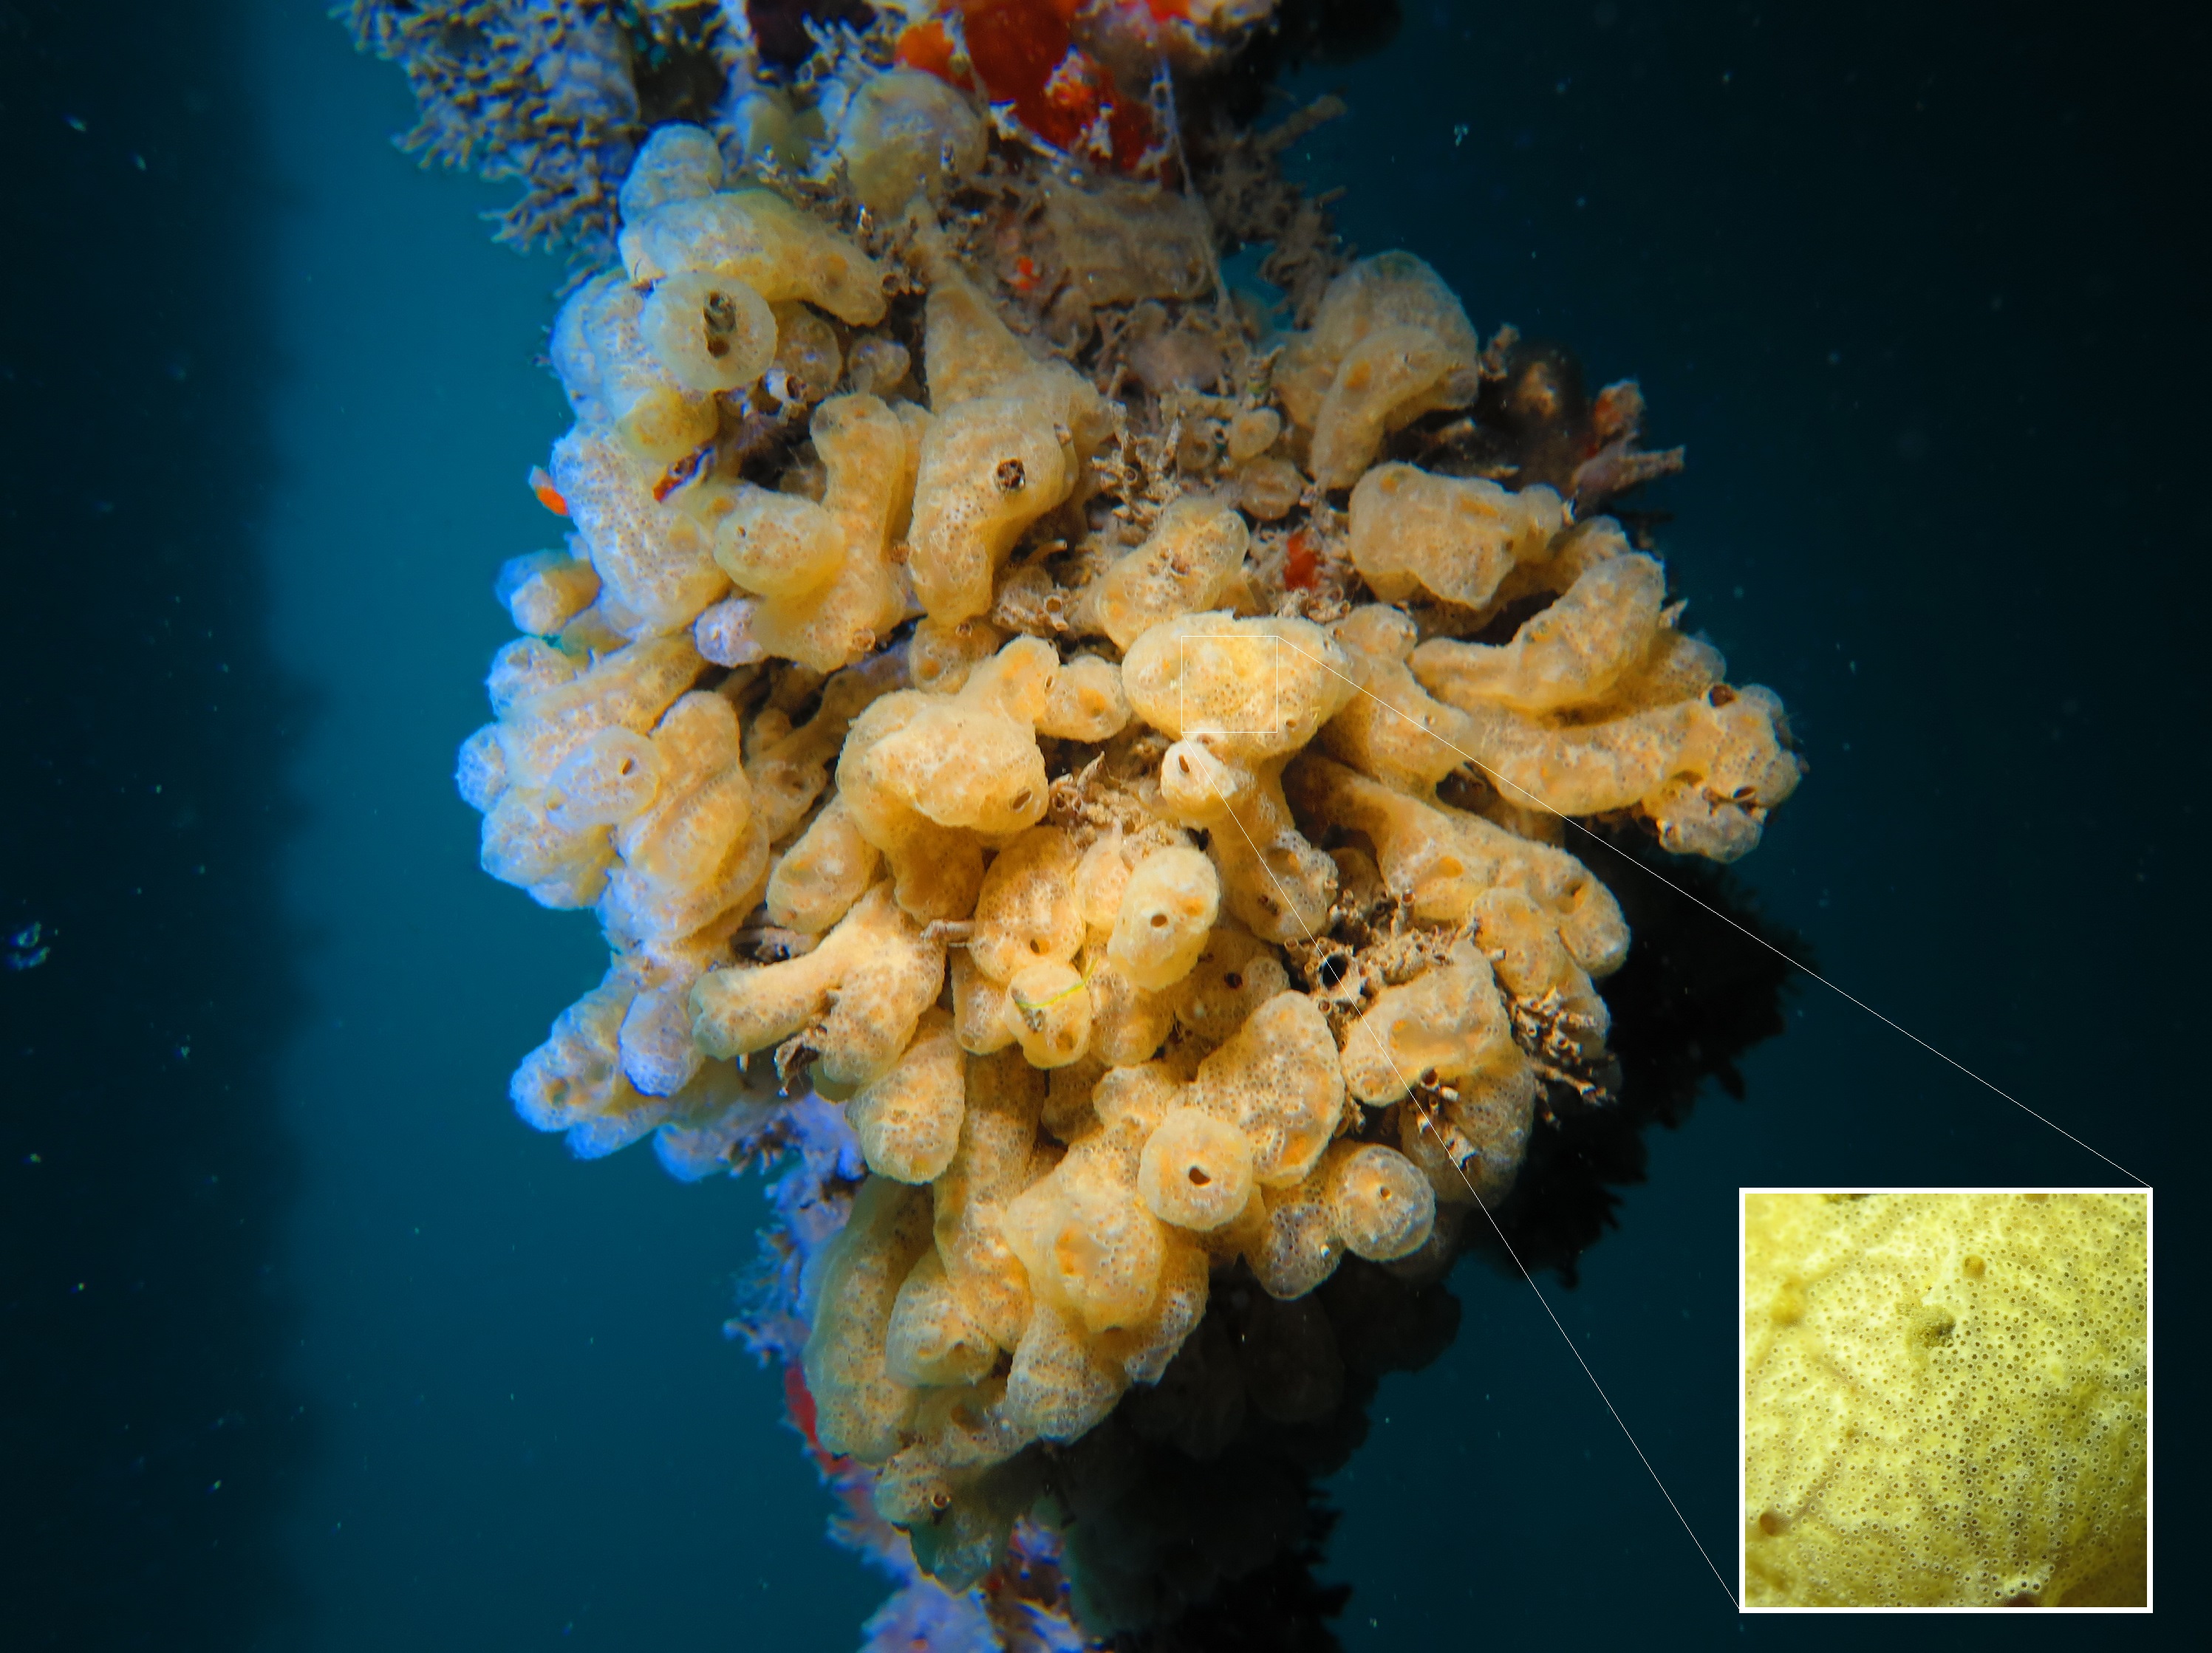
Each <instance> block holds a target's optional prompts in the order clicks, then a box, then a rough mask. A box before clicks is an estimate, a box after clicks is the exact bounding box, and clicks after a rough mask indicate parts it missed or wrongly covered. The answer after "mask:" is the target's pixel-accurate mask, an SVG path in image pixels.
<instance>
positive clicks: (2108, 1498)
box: [1743, 1194, 2150, 1607]
mask: <svg viewBox="0 0 2212 1653" xmlns="http://www.w3.org/2000/svg"><path fill="white" fill-rule="evenodd" d="M2148 1217H2149V1208H2148V1199H2147V1197H2146V1196H2143V1195H2141V1194H2048V1195H2045V1194H1869V1195H1848V1194H1753V1195H1747V1196H1745V1205H1744V1259H1743V1267H1744V1329H1743V1337H1744V1362H1745V1369H1744V1511H1745V1523H1746V1524H1745V1529H1744V1583H1745V1595H1746V1602H1747V1605H1749V1606H1753V1607H2002V1606H2012V1607H2096V1606H2126V1605H2135V1606H2142V1605H2144V1604H2145V1601H2146V1589H2147V1565H2148V1547H2147V1541H2148V1529H2147V1523H2146V1515H2147V1504H2146V1497H2147V1482H2146V1471H2147V1465H2148V1446H2149V1434H2148V1429H2149V1415H2148V1399H2149V1396H2148V1371H2149V1346H2148V1325H2149V1287H2150V1280H2149V1273H2148V1239H2149V1234H2148Z"/></svg>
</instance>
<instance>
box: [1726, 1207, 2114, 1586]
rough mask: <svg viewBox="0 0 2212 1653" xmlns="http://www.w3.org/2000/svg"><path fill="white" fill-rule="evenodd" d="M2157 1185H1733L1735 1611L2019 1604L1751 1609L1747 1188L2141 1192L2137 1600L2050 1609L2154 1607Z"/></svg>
mask: <svg viewBox="0 0 2212 1653" xmlns="http://www.w3.org/2000/svg"><path fill="white" fill-rule="evenodd" d="M2156 1191H2157V1190H2154V1189H2153V1188H2151V1187H2149V1186H2148V1185H2141V1184H2138V1185H2131V1186H2129V1187H2124V1188H2077V1187H2050V1188H2039V1187H2034V1186H2032V1185H2023V1186H2021V1187H2017V1188H1954V1187H1944V1188H1933V1187H1915V1188H1888V1187H1869V1186H1867V1185H1865V1184H1860V1183H1847V1184H1843V1185H1842V1186H1840V1187H1836V1186H1831V1187H1827V1188H1818V1187H1795V1188H1770V1187H1765V1186H1749V1185H1739V1186H1738V1187H1737V1189H1736V1191H1735V1196H1736V1197H1735V1599H1736V1612H1737V1613H1738V1614H1753V1613H1756V1614H1768V1613H1790V1614H1795V1613H1863V1614H1892V1613H1970V1614H1984V1613H1989V1614H2019V1613H2020V1612H2021V1609H2020V1608H2001V1607H2000V1608H1934V1607H1864V1608H1789V1607H1760V1608H1755V1607H1750V1606H1747V1605H1746V1603H1747V1602H1749V1601H1750V1599H1751V1598H1750V1596H1749V1595H1748V1594H1747V1586H1748V1584H1749V1583H1750V1581H1749V1579H1748V1578H1747V1577H1746V1576H1745V1570H1744V1564H1743V1535H1744V1530H1745V1523H1746V1522H1747V1520H1748V1519H1749V1517H1750V1511H1749V1509H1748V1508H1747V1505H1746V1504H1745V1502H1744V1496H1743V1493H1744V1486H1743V1311H1744V1300H1743V1298H1744V1279H1743V1209H1744V1200H1745V1198H1746V1196H1749V1195H1753V1194H2140V1195H2142V1199H2143V1305H2144V1319H2143V1605H2142V1606H2141V1607H2085V1608H2063V1607H2062V1608H2053V1609H2052V1611H2053V1612H2055V1613H2059V1614H2067V1615H2069V1616H2071V1615H2075V1614H2081V1615H2085V1616H2086V1615H2087V1614H2099V1613H2110V1614H2148V1613H2152V1612H2154V1611H2155V1610H2156V1608H2157V1607H2158V1542H2157V1540H2158V1243H2157V1242H2158V1226H2157V1214H2158V1213H2157V1207H2158V1202H2157V1199H2156V1198H2155V1195H2156Z"/></svg>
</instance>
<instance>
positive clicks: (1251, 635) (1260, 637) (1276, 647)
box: [1176, 632, 1304, 741]
mask: <svg viewBox="0 0 2212 1653" xmlns="http://www.w3.org/2000/svg"><path fill="white" fill-rule="evenodd" d="M1214 641H1219V642H1224V643H1267V644H1271V645H1273V647H1271V648H1269V650H1268V651H1267V668H1268V670H1269V672H1270V673H1271V674H1272V677H1273V681H1271V682H1270V683H1269V684H1268V687H1267V699H1269V700H1270V701H1271V702H1272V703H1273V705H1274V707H1275V711H1276V714H1277V715H1276V718H1275V722H1274V726H1273V728H1271V729H1194V728H1192V727H1191V724H1190V719H1189V718H1187V717H1186V716H1184V712H1183V699H1182V697H1183V685H1184V683H1185V682H1187V681H1188V680H1189V675H1190V660H1189V657H1188V655H1186V654H1185V653H1184V652H1183V651H1184V649H1185V648H1186V647H1187V646H1188V645H1190V644H1193V643H1206V642H1214ZM1290 646H1291V639H1288V638H1287V637H1278V636H1276V635H1275V634H1274V633H1272V632H1193V633H1189V634H1188V636H1182V637H1178V638H1176V727H1177V728H1178V729H1180V730H1182V734H1181V735H1180V736H1177V737H1176V738H1178V739H1180V740H1186V741H1187V740H1193V739H1200V738H1203V737H1204V736H1208V735H1221V736H1235V735H1255V736H1267V737H1269V738H1279V737H1280V736H1282V735H1283V734H1284V733H1285V731H1286V730H1288V729H1289V727H1290V724H1289V721H1288V720H1287V719H1286V718H1284V717H1283V716H1282V715H1281V713H1282V707H1283V665H1282V657H1281V651H1283V650H1284V649H1286V648H1289V647H1290ZM1299 652H1301V653H1303V652H1304V651H1302V650H1301V651H1299Z"/></svg>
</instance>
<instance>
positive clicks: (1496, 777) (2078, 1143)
mask: <svg viewBox="0 0 2212 1653" xmlns="http://www.w3.org/2000/svg"><path fill="white" fill-rule="evenodd" d="M1276 641H1278V642H1279V643H1280V644H1281V645H1282V646H1283V647H1285V648H1286V649H1288V650H1290V651H1291V652H1292V653H1293V654H1296V655H1298V656H1299V657H1302V658H1304V659H1307V660H1310V661H1312V662H1313V663H1314V664H1316V666H1319V667H1320V668H1321V669H1322V670H1323V671H1325V672H1327V673H1328V674H1329V675H1331V676H1333V677H1342V678H1344V681H1346V682H1347V683H1350V684H1352V687H1353V688H1355V689H1357V690H1358V692H1359V693H1362V694H1364V695H1365V696H1366V697H1367V698H1368V699H1370V700H1372V701H1374V702H1375V704H1376V705H1378V706H1381V707H1383V709H1384V710H1386V711H1390V712H1392V713H1394V714H1395V715H1396V716H1397V717H1400V718H1404V719H1405V720H1406V721H1407V723H1409V724H1415V725H1416V726H1417V727H1419V729H1420V730H1421V732H1422V733H1423V734H1425V735H1426V736H1429V738H1430V739H1431V740H1433V741H1435V742H1437V744H1438V745H1440V746H1443V747H1448V748H1450V749H1451V750H1452V751H1454V752H1456V753H1458V754H1459V755H1460V756H1461V757H1462V759H1464V760H1466V761H1467V763H1468V766H1470V767H1471V768H1474V769H1479V770H1480V771H1481V772H1482V773H1483V774H1484V775H1485V776H1486V778H1488V779H1489V781H1490V784H1492V785H1493V786H1497V787H1499V788H1509V787H1510V789H1511V790H1513V791H1514V792H1516V793H1517V794H1518V795H1519V796H1522V797H1524V798H1526V799H1528V802H1530V803H1532V804H1534V806H1535V807H1536V808H1539V809H1541V810H1543V811H1544V812H1545V814H1549V815H1553V816H1556V817H1557V818H1558V819H1559V820H1561V821H1563V822H1565V824H1566V825H1567V826H1571V827H1573V828H1574V829H1575V831H1577V832H1578V833H1581V834H1582V835H1583V837H1585V838H1587V839H1589V840H1590V841H1591V842H1593V843H1596V844H1603V843H1604V842H1605V840H1604V839H1601V838H1600V837H1599V836H1598V835H1597V834H1596V833H1594V832H1592V831H1590V829H1589V827H1587V826H1583V824H1582V822H1580V821H1578V820H1576V819H1574V817H1573V816H1571V815H1567V814H1561V813H1560V812H1559V810H1557V809H1554V808H1553V807H1552V806H1551V805H1550V804H1548V803H1547V802H1544V800H1543V799H1541V798H1540V797H1538V796H1536V795H1535V794H1534V793H1533V792H1531V791H1529V790H1528V789H1527V788H1526V787H1524V786H1522V785H1520V784H1517V783H1516V782H1513V781H1510V780H1508V779H1506V778H1505V777H1504V776H1503V775H1501V774H1499V773H1498V772H1497V771H1496V770H1494V769H1492V768H1491V767H1490V766H1489V765H1487V764H1486V763H1484V762H1483V761H1482V760H1480V759H1479V758H1477V757H1475V756H1474V754H1473V753H1470V752H1468V751H1467V750H1465V749H1464V748H1462V747H1460V746H1459V745H1457V744H1456V743H1455V742H1451V741H1448V740H1446V739H1445V738H1444V737H1443V736H1441V735H1439V734H1437V731H1436V730H1433V729H1431V728H1429V727H1428V725H1427V724H1422V723H1420V722H1419V719H1418V718H1414V717H1413V714H1412V713H1411V712H1408V711H1401V710H1400V708H1398V707H1396V706H1394V705H1391V704H1390V703H1389V701H1388V700H1386V699H1383V697H1382V696H1381V695H1379V694H1377V693H1375V692H1374V690H1372V689H1370V688H1369V687H1367V686H1366V685H1365V684H1364V683H1361V682H1358V681H1355V680H1353V679H1352V678H1350V677H1346V676H1345V675H1344V673H1342V672H1340V671H1339V670H1337V669H1336V668H1335V667H1334V666H1332V665H1330V664H1329V663H1328V661H1326V660H1323V659H1322V658H1321V657H1319V656H1318V655H1313V654H1308V653H1307V652H1306V651H1304V649H1301V648H1299V647H1298V646H1297V644H1295V643H1293V642H1291V640H1290V639H1288V638H1286V637H1279V638H1277V639H1276ZM1247 836H1248V837H1249V834H1247ZM1607 847H1608V848H1610V847H1611V846H1610V845H1607ZM1255 852H1256V851H1255ZM1616 853H1619V852H1618V851H1616ZM1621 858H1622V859H1623V860H1625V861H1626V862H1627V863H1629V864H1630V865H1631V866H1633V867H1635V868H1637V869H1639V870H1641V871H1642V872H1644V873H1645V874H1646V875H1649V876H1650V877H1652V878H1656V879H1657V880H1658V881H1660V882H1661V883H1662V884H1664V885H1665V886H1666V887H1668V889H1670V890H1672V891H1674V893H1675V894H1677V895H1679V896H1681V897H1682V898H1683V899H1686V900H1689V901H1695V902H1697V904H1698V905H1699V906H1701V907H1703V908H1705V911H1707V912H1710V913H1711V914H1712V916H1713V917H1716V918H1717V919H1719V920H1720V921H1721V922H1722V923H1724V924H1726V925H1727V926H1728V927H1729V929H1733V930H1735V932H1736V933H1737V934H1738V935H1744V936H1747V937H1748V938H1749V939H1750V940H1752V941H1754V942H1758V943H1759V946H1761V947H1763V948H1765V949H1766V950H1767V951H1768V952H1769V953H1771V954H1773V955H1774V956H1775V957H1776V958H1778V959H1780V960H1783V961H1784V963H1785V964H1788V965H1790V966H1791V967H1792V968H1794V969H1797V970H1802V971H1803V972H1805V974H1807V975H1808V976H1810V977H1811V978H1813V979H1814V981H1816V982H1818V983H1820V985H1821V986H1823V987H1825V988H1826V989H1827V990H1829V991H1830V992H1831V993H1833V994H1835V995H1836V996H1838V998H1842V999H1847V1000H1849V1001H1850V1002H1851V1003H1853V1004H1855V1005H1857V1007H1858V1008H1860V1009H1862V1010H1863V1011H1865V1012H1866V1013H1867V1014H1869V1015H1870V1016H1872V1017H1873V1018H1874V1019H1875V1020H1876V1021H1878V1022H1880V1023H1881V1024H1882V1026H1885V1027H1887V1028H1889V1029H1891V1030H1892V1031H1893V1032H1899V1033H1902V1034H1904V1035H1905V1038H1909V1039H1911V1041H1912V1042H1913V1043H1914V1044H1917V1045H1918V1046H1919V1047H1920V1048H1921V1049H1922V1050H1923V1051H1927V1052H1928V1053H1929V1055H1930V1056H1934V1057H1940V1058H1941V1059H1942V1060H1943V1061H1944V1062H1947V1063H1950V1065H1951V1066H1952V1067H1954V1068H1956V1069H1958V1070H1959V1071H1960V1073H1962V1074H1964V1075H1966V1077H1967V1078H1969V1079H1971V1080H1972V1081H1974V1082H1975V1083H1976V1084H1977V1085H1979V1086H1981V1087H1984V1089H1986V1090H1990V1091H1992V1092H1995V1093H1996V1094H1997V1095H1999V1096H2001V1097H2002V1098H2004V1099H2005V1100H2006V1101H2008V1102H2009V1103H2011V1104H2012V1105H2013V1106H2015V1108H2018V1109H2019V1110H2020V1111H2021V1112H2022V1113H2024V1114H2026V1115H2027V1117H2029V1118H2031V1119H2033V1120H2036V1121H2038V1122H2039V1123H2042V1124H2045V1125H2048V1126H2050V1128H2051V1129H2052V1130H2055V1131H2057V1133H2058V1134H2059V1135H2061V1136H2063V1137H2064V1138H2065V1139H2066V1140H2067V1141H2069V1142H2071V1143H2073V1144H2074V1146H2075V1147H2078V1148H2081V1149H2082V1150H2084V1151H2085V1152H2087V1153H2094V1154H2096V1156H2097V1158H2099V1159H2100V1160H2103V1161H2104V1162H2105V1163H2106V1165H2108V1166H2112V1169H2113V1170H2115V1171H2117V1172H2119V1173H2120V1175H2122V1176H2123V1177H2125V1178H2129V1179H2130V1181H2132V1182H2136V1183H2141V1184H2142V1186H2144V1187H2145V1188H2148V1187H2149V1186H2150V1184H2149V1183H2148V1182H2146V1181H2144V1179H2143V1178H2141V1177H2138V1176H2136V1173H2135V1172H2132V1171H2130V1170H2129V1169H2128V1168H2127V1167H2126V1166H2124V1165H2122V1164H2121V1163H2120V1162H2119V1161H2118V1160H2115V1159H2113V1158H2112V1155H2111V1154H2109V1153H2100V1152H2099V1151H2098V1150H2097V1149H2095V1148H2093V1147H2090V1146H2089V1145H2088V1144H2087V1142H2085V1141H2082V1140H2081V1138H2080V1137H2078V1136H2076V1135H2075V1134H2074V1133H2073V1132H2072V1131H2070V1130H2068V1129H2066V1128H2065V1127H2064V1126H2063V1125H2061V1124H2058V1123H2056V1122H2055V1121H2053V1120H2051V1119H2049V1118H2046V1117H2045V1116H2043V1115H2042V1114H2039V1113H2038V1112H2037V1111H2035V1110H2034V1109H2033V1108H2031V1107H2029V1106H2028V1105H2027V1103H2025V1102H2023V1101H2021V1099H2019V1098H2018V1097H2016V1096H2015V1095H2014V1094H2013V1093H2011V1092H2009V1091H2008V1090H2005V1089H2003V1088H2002V1087H1999V1086H1997V1085H1995V1084H1992V1083H1991V1082H1990V1081H1988V1080H1986V1079H1984V1078H1983V1077H1982V1076H1981V1075H1979V1074H1978V1073H1976V1072H1975V1071H1974V1070H1973V1069H1972V1068H1969V1067H1968V1066H1967V1065H1966V1063H1963V1062H1960V1061H1959V1060H1958V1059H1957V1058H1956V1057H1952V1056H1949V1055H1947V1054H1946V1053H1945V1052H1943V1051H1939V1050H1937V1049H1936V1047H1935V1046H1934V1045H1933V1044H1929V1042H1928V1041H1927V1040H1926V1039H1924V1038H1921V1037H1920V1035H1919V1034H1917V1033H1916V1032H1913V1031H1912V1030H1911V1028H1909V1027H1905V1026H1901V1025H1900V1024H1899V1023H1897V1022H1895V1021H1893V1020H1890V1019H1889V1018H1888V1017H1887V1016H1885V1015H1884V1014H1882V1013H1881V1011H1879V1010H1877V1009H1875V1008H1874V1007H1873V1006H1872V1005H1870V1004H1869V1003H1868V1002H1866V1001H1865V1000H1864V999H1863V998H1860V997H1859V996H1857V994H1855V993H1850V992H1846V991H1845V990H1844V989H1842V988H1840V987H1838V986H1837V985H1836V984H1835V983H1833V982H1832V981H1830V980H1829V979H1828V978H1826V976H1823V975H1822V974H1821V973H1820V972H1819V971H1817V970H1815V969H1814V968H1813V967H1812V966H1810V965H1808V964H1805V963H1802V961H1800V960H1796V959H1793V958H1791V957H1790V955H1789V954H1786V953H1784V951H1783V950H1782V949H1781V948H1778V947H1777V946H1775V945H1774V943H1773V942H1770V941H1768V940H1767V939H1766V938H1765V936H1763V935H1759V934H1758V933H1757V932H1756V931H1754V930H1750V929H1745V928H1744V926H1743V925H1741V924H1740V923H1736V921H1735V919H1733V918H1731V917H1729V916H1728V914H1726V913H1725V912H1723V911H1721V910H1720V909H1719V908H1718V907H1716V906H1714V905H1711V903H1710V902H1706V901H1702V900H1699V899H1698V897H1697V896H1695V895H1693V894H1692V893H1690V892H1689V891H1688V890H1686V889H1684V888H1683V887H1681V886H1680V884H1677V883H1676V882H1675V881H1674V880H1673V879H1671V878H1669V877H1668V876H1667V875H1666V874H1664V873H1662V872H1661V871H1660V870H1659V869H1657V868H1656V867H1652V866H1648V865H1646V864H1645V863H1644V862H1641V861H1638V859H1637V858H1636V857H1633V856H1629V855H1623V856H1622V857H1621ZM1261 864H1262V865H1265V864H1266V863H1264V862H1263V863H1261ZM1269 876H1270V877H1272V876H1273V873H1272V872H1271V873H1270V874H1269ZM1298 922H1299V923H1304V922H1305V921H1304V918H1303V917H1301V918H1300V919H1299V921H1298Z"/></svg>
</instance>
